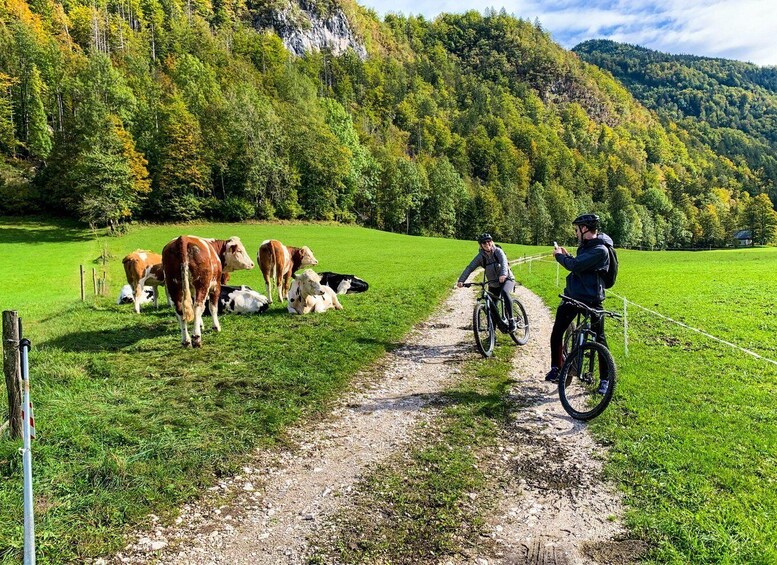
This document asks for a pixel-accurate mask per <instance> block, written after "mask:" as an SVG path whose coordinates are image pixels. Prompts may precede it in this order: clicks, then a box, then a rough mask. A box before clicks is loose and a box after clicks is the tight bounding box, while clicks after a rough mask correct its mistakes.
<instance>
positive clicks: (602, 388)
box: [596, 379, 610, 394]
mask: <svg viewBox="0 0 777 565" xmlns="http://www.w3.org/2000/svg"><path fill="white" fill-rule="evenodd" d="M608 388H610V381H608V380H605V379H602V380H601V381H599V390H597V391H596V394H607V389H608Z"/></svg>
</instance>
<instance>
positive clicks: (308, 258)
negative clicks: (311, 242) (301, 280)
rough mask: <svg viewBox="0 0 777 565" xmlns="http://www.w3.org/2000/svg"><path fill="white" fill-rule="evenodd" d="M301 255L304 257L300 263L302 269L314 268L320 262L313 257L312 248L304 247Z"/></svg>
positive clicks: (301, 249)
mask: <svg viewBox="0 0 777 565" xmlns="http://www.w3.org/2000/svg"><path fill="white" fill-rule="evenodd" d="M300 253H301V255H302V260H301V261H300V263H299V266H300V267H313V266H315V265H318V260H317V259H316V258H315V257H314V256H313V252H312V251H311V250H310V247H308V246H307V245H303V246H302V247H301V248H300ZM312 272H313V271H311V273H312ZM314 274H315V273H314Z"/></svg>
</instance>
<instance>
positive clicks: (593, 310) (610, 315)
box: [558, 294, 623, 318]
mask: <svg viewBox="0 0 777 565" xmlns="http://www.w3.org/2000/svg"><path fill="white" fill-rule="evenodd" d="M558 297H559V298H561V300H563V301H564V302H567V303H569V304H572V305H573V306H576V307H577V308H580V309H582V310H585V311H587V312H589V313H591V314H596V315H597V316H607V317H608V318H623V315H622V314H618V313H617V312H610V311H609V310H598V309H596V308H591V307H590V306H589V305H588V304H585V303H583V302H580V301H579V300H575V299H574V298H570V297H569V296H566V295H564V294H559V295H558Z"/></svg>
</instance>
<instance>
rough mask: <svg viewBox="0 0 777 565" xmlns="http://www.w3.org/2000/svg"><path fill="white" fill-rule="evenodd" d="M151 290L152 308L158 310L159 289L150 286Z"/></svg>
mask: <svg viewBox="0 0 777 565" xmlns="http://www.w3.org/2000/svg"><path fill="white" fill-rule="evenodd" d="M151 288H153V289H154V308H155V309H156V310H159V287H158V286H152V287H151Z"/></svg>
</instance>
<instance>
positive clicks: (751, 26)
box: [361, 0, 777, 65]
mask: <svg viewBox="0 0 777 565" xmlns="http://www.w3.org/2000/svg"><path fill="white" fill-rule="evenodd" d="M361 1H362V2H363V3H364V4H365V5H367V6H370V7H372V8H375V9H376V10H377V11H378V13H380V14H385V13H387V12H389V11H391V12H403V13H406V14H409V13H413V14H423V15H424V16H425V17H427V18H433V17H435V16H436V15H437V14H439V13H442V12H459V13H460V12H464V11H467V10H479V11H483V10H485V9H486V8H496V9H497V10H498V9H501V8H502V7H504V8H505V10H507V12H508V13H512V14H515V15H516V16H518V17H522V18H525V19H529V20H534V19H535V18H539V20H540V22H542V25H543V27H544V28H545V29H546V30H548V31H549V32H550V33H551V35H552V36H553V38H554V39H555V40H556V41H558V42H559V43H561V44H562V45H564V46H565V47H567V48H571V47H573V46H574V45H575V44H577V43H579V42H580V41H584V40H586V39H602V38H605V39H613V40H615V41H622V42H626V43H632V44H636V45H642V46H644V47H648V48H650V49H657V50H659V51H666V52H669V53H690V54H695V55H701V56H708V57H725V58H730V59H738V60H744V61H752V62H754V63H757V64H760V65H777V31H776V30H777V8H773V7H772V6H773V5H774V3H773V0H742V1H737V0H718V1H714V0H686V1H684V2H679V1H677V0H656V1H654V2H652V3H650V4H645V3H643V2H640V1H639V0H593V1H589V2H585V1H579V0H578V1H575V0H556V1H548V2H543V1H542V0H507V1H506V2H504V4H498V3H495V2H492V1H490V0H461V1H459V2H455V3H454V2H453V1H452V0H444V1H442V2H440V1H434V2H432V1H430V0H416V1H412V0H392V1H391V2H389V1H388V0H361Z"/></svg>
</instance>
